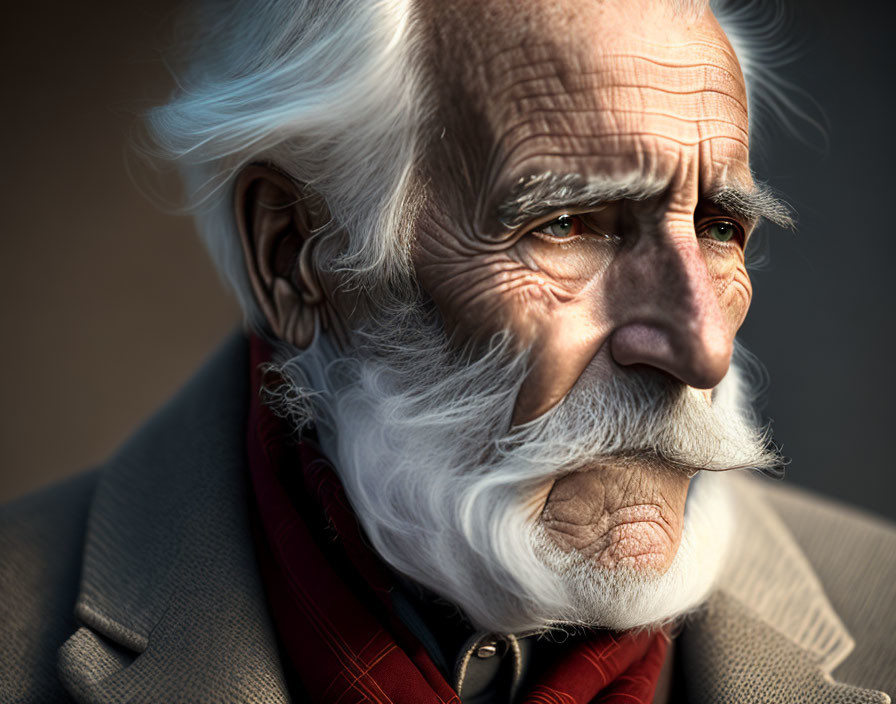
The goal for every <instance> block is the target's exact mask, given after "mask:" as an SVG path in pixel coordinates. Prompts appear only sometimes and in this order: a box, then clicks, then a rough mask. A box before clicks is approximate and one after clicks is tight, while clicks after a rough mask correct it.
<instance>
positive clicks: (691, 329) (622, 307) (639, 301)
mask: <svg viewBox="0 0 896 704" xmlns="http://www.w3.org/2000/svg"><path fill="white" fill-rule="evenodd" d="M614 269H615V271H614V272H613V275H612V281H611V286H612V288H611V291H610V294H611V305H612V306H613V307H614V308H615V310H614V311H613V313H614V314H613V319H614V321H615V327H614V330H613V332H612V335H611V337H610V340H609V342H610V353H611V355H612V357H613V359H614V361H615V362H616V363H617V364H620V365H624V366H630V365H648V366H651V367H654V368H656V369H659V370H662V371H663V372H665V373H667V374H669V375H671V376H673V377H675V378H677V379H679V380H680V381H681V382H683V383H685V384H687V385H688V386H693V387H696V388H698V389H711V388H713V387H715V386H716V385H717V384H718V383H719V382H720V381H721V380H722V378H723V377H724V376H725V374H726V373H727V371H728V366H729V364H730V362H731V351H732V347H733V344H734V332H735V331H734V330H733V329H732V325H731V324H730V322H729V316H727V315H725V314H724V312H723V310H722V307H721V304H720V301H719V294H718V292H717V285H716V284H715V283H714V282H713V279H712V277H711V276H710V272H709V269H708V267H707V262H706V258H705V257H704V255H703V252H702V251H701V245H700V243H699V241H698V239H697V238H696V236H695V235H694V234H693V229H691V231H690V234H688V233H682V234H681V235H679V236H667V237H663V238H658V239H656V240H653V241H651V242H646V243H644V244H642V245H640V246H637V247H635V248H634V249H633V250H632V251H630V252H628V253H627V254H626V255H624V256H623V257H620V258H619V260H617V266H616V267H614Z"/></svg>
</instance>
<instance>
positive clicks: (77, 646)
mask: <svg viewBox="0 0 896 704" xmlns="http://www.w3.org/2000/svg"><path fill="white" fill-rule="evenodd" d="M247 364H248V358H247V354H246V346H245V341H244V339H243V338H242V336H239V337H237V338H236V339H234V340H232V341H231V342H230V343H229V344H227V345H225V346H224V348H223V349H222V350H220V351H219V353H218V354H217V355H216V356H215V357H214V358H213V359H212V360H211V361H210V362H209V363H208V365H207V366H206V368H205V369H204V370H203V371H202V372H200V374H199V375H198V377H196V378H195V379H194V380H193V381H192V382H191V383H190V384H189V385H188V386H187V388H186V389H184V391H183V392H182V393H181V394H180V395H179V396H178V397H177V398H175V400H174V401H173V402H171V403H170V404H169V405H168V406H167V407H166V408H165V409H163V410H162V411H161V413H159V414H158V415H157V416H156V417H155V418H154V419H152V420H151V421H150V422H149V423H148V424H147V425H146V426H144V427H143V428H142V429H141V430H139V431H138V432H137V434H136V435H135V436H134V438H133V439H132V440H131V441H130V442H128V443H127V445H126V446H125V447H124V448H123V449H122V450H121V451H120V452H119V453H118V455H117V456H116V457H115V458H113V459H112V460H111V461H110V462H109V464H108V466H107V469H106V474H105V476H104V478H103V480H102V481H101V482H100V483H99V485H98V487H97V489H96V494H95V497H94V501H93V506H92V508H91V512H90V518H89V529H88V530H89V539H88V541H87V544H86V549H85V553H84V572H83V578H82V582H81V591H80V594H79V596H78V600H77V604H76V606H75V612H76V614H77V617H78V619H79V620H80V621H81V623H82V624H83V627H82V628H81V629H79V630H78V631H76V632H75V633H74V635H72V637H71V638H70V639H69V641H67V642H66V643H65V644H64V645H63V646H62V649H61V651H60V670H61V673H62V679H63V681H64V682H65V684H66V686H67V687H68V688H69V690H70V692H71V693H72V694H73V695H74V696H75V698H76V699H77V700H78V701H79V702H96V703H97V704H99V703H100V702H102V703H103V704H112V703H114V702H125V701H134V700H137V701H141V702H172V701H177V702H209V703H211V702H244V703H248V704H255V703H260V702H266V703H267V702H285V701H286V700H287V697H286V693H285V685H284V682H283V677H282V672H281V668H280V664H279V656H278V651H277V646H276V641H275V638H274V635H273V632H272V629H271V625H270V619H269V617H268V615H267V610H266V607H265V603H264V596H263V593H262V590H261V584H260V582H259V579H258V575H257V569H256V566H255V561H254V555H253V552H252V545H251V538H250V530H249V520H248V510H247V507H248V501H249V490H248V485H247V478H246V476H245V443H244V440H243V438H244V434H245V423H246V407H247V403H246V397H247V394H248V388H247V383H246V379H245V373H244V371H243V373H240V372H239V371H237V370H245V369H246V366H247Z"/></svg>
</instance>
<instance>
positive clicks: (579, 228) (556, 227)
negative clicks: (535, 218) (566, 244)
mask: <svg viewBox="0 0 896 704" xmlns="http://www.w3.org/2000/svg"><path fill="white" fill-rule="evenodd" d="M584 230H585V227H584V225H583V224H582V219H581V218H578V217H576V216H575V215H561V216H560V217H559V218H557V219H556V220H551V221H550V222H548V223H545V224H544V225H542V226H541V227H539V228H538V229H537V230H535V231H534V232H535V233H536V234H542V235H547V236H548V237H550V238H552V239H555V240H570V239H575V238H576V237H578V236H579V235H581V234H582V232H584Z"/></svg>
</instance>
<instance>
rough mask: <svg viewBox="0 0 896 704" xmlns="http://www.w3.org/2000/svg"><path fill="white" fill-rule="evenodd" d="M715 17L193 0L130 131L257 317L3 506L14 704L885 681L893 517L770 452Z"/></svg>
mask: <svg viewBox="0 0 896 704" xmlns="http://www.w3.org/2000/svg"><path fill="white" fill-rule="evenodd" d="M728 20H730V18H728V19H726V16H725V14H724V13H722V12H719V13H718V17H717V15H716V14H713V12H712V11H711V10H710V9H709V8H708V6H707V5H706V3H704V2H701V1H700V0H593V1H590V2H581V1H579V2H571V1H563V2H544V1H541V0H531V1H527V2H521V3H509V2H504V1H502V0H488V1H487V2H481V1H479V2H475V1H473V0H455V1H452V2H437V1H436V0H416V2H410V1H409V0H389V1H386V2H383V1H378V2H373V1H372V0H329V1H327V2H323V1H322V0H309V1H306V2H299V1H298V0H295V1H289V0H282V1H278V2H275V1H274V0H271V1H270V2H266V3H263V4H253V3H248V2H242V3H233V4H230V5H226V6H225V5H223V4H221V3H217V4H215V3H213V4H212V7H210V9H209V11H208V12H207V13H206V14H204V15H201V17H200V23H199V25H198V26H199V29H200V35H199V40H198V41H197V42H196V47H197V51H196V53H195V55H194V56H193V59H192V63H191V64H190V65H189V66H188V68H187V70H186V72H185V73H184V74H183V76H182V77H181V81H180V84H179V85H180V91H179V93H178V94H177V95H176V96H175V97H174V99H173V100H172V102H171V103H170V104H168V105H167V106H164V107H162V108H160V109H158V110H156V111H155V112H153V113H152V114H151V115H150V126H151V128H152V131H153V133H154V136H155V138H156V140H157V142H158V144H159V145H160V146H161V147H162V149H163V150H164V152H165V153H166V154H167V155H168V156H170V157H172V158H175V159H177V160H178V161H179V162H180V163H181V164H182V165H183V167H184V173H185V175H186V178H187V183H188V186H189V188H190V193H191V197H192V198H193V199H194V202H195V204H196V206H197V213H198V222H199V226H200V230H201V232H202V234H203V236H204V238H205V240H206V242H207V244H208V245H209V248H210V250H211V252H212V255H213V256H214V257H215V259H216V261H217V263H218V264H219V266H220V268H221V270H222V272H223V273H224V274H225V275H226V276H227V277H228V279H229V280H230V281H231V282H232V284H233V286H234V288H235V291H236V293H237V295H238V296H239V297H240V300H241V302H242V304H243V306H244V309H245V312H246V317H247V320H248V322H249V327H250V329H251V331H252V332H251V333H250V334H249V335H248V336H247V337H244V336H242V335H241V336H238V337H236V338H234V339H233V340H231V341H230V342H228V343H227V344H226V345H225V346H224V347H223V348H222V350H221V351H220V352H219V353H218V355H217V356H216V357H215V358H214V359H213V360H212V361H211V362H209V364H208V365H207V367H206V368H205V369H204V370H203V371H202V372H201V373H200V374H199V376H198V377H197V378H196V379H195V380H194V381H193V382H192V383H191V384H190V385H189V386H188V387H187V388H186V389H185V390H184V391H183V392H182V394H181V395H179V396H178V398H177V399H176V400H174V401H173V402H172V403H171V404H170V405H169V406H168V407H166V408H165V409H164V410H163V411H161V412H160V413H159V415H158V416H157V417H156V418H155V419H153V420H152V421H151V422H150V423H149V424H148V425H146V426H145V427H144V428H143V429H142V430H141V431H139V432H138V433H137V435H136V436H135V437H134V438H133V439H132V440H131V441H130V442H129V443H128V444H127V445H126V446H125V447H124V448H123V449H122V450H121V451H120V452H119V453H118V454H117V455H116V456H115V458H114V459H112V460H111V461H110V462H109V464H108V465H107V466H106V467H104V468H103V469H102V470H101V471H100V472H97V473H92V474H88V475H84V476H83V477H81V478H78V479H76V480H74V481H71V482H69V483H68V484H66V485H63V486H60V487H57V488H54V489H51V490H49V491H46V492H44V493H42V494H40V495H37V496H33V497H30V498H26V499H25V500H22V501H20V502H19V503H17V504H14V505H13V506H11V507H9V508H7V509H6V510H5V513H4V514H3V524H2V533H0V536H2V537H0V540H2V543H0V545H2V550H3V553H2V556H3V559H2V568H3V571H2V575H3V576H2V581H0V585H2V589H3V606H4V609H5V610H6V611H5V612H4V613H6V616H5V617H4V622H5V629H4V631H5V635H4V638H3V645H2V647H0V652H2V653H3V667H4V672H3V675H4V676H3V685H2V689H0V692H2V694H3V697H2V699H3V701H17V702H24V701H29V702H30V701H72V700H73V701H79V702H117V701H139V702H167V701H208V702H212V701H214V702H244V701H245V702H281V701H287V700H290V699H292V700H294V701H313V702H332V703H336V702H361V701H365V702H366V701H371V702H396V703H398V702H401V703H408V704H411V703H417V702H443V703H448V702H463V703H464V704H471V703H474V702H475V703H477V704H478V703H482V702H502V703H503V702H508V703H509V702H527V703H529V702H531V703H535V702H558V703H559V702H564V703H565V702H570V703H573V702H575V703H584V702H623V701H624V702H642V703H649V702H667V701H695V702H760V701H768V702H778V703H783V702H794V703H795V702H828V701H830V702H888V701H889V698H888V696H887V695H886V694H884V693H883V692H881V691H878V690H886V689H890V690H892V689H894V688H896V677H894V665H893V663H894V658H896V646H894V638H893V635H892V634H893V630H894V626H896V614H894V611H896V610H894V609H893V596H894V588H893V583H894V580H893V578H894V576H896V572H894V565H896V557H894V553H896V532H894V529H893V528H892V527H891V526H888V525H885V524H882V523H880V522H876V521H874V520H872V519H869V518H866V517H863V516H861V515H858V514H856V513H854V512H852V511H850V510H848V509H844V508H841V507H837V506H834V505H831V504H829V503H826V502H823V501H821V500H819V499H815V498H811V497H808V496H805V495H803V494H800V493H797V492H794V491H792V490H787V489H782V488H780V487H778V486H776V485H772V484H770V483H769V482H767V481H762V480H761V478H757V477H756V476H754V475H757V474H772V475H774V474H777V473H779V466H780V463H781V460H780V458H779V457H778V456H777V454H776V452H775V451H774V449H772V448H771V447H770V445H769V443H768V442H767V438H766V436H765V434H764V433H763V432H762V431H761V430H759V429H758V428H757V426H756V424H755V420H754V418H753V416H752V414H751V412H750V411H749V407H748V402H747V391H746V389H745V386H744V384H745V374H744V371H745V367H744V365H745V360H744V359H741V358H740V357H741V356H739V355H737V354H735V363H734V364H733V363H732V355H733V354H734V353H736V348H735V341H734V338H735V334H736V333H737V330H738V328H739V327H740V325H741V323H742V322H743V320H744V317H745V316H746V314H747V308H748V307H749V303H750V297H751V286H750V279H749V276H748V274H747V270H746V266H745V257H744V249H745V247H746V245H747V242H748V240H749V238H750V236H751V233H752V232H753V230H754V229H755V227H756V226H757V224H758V223H759V221H760V220H761V219H763V218H765V219H769V220H772V221H774V222H777V223H781V224H786V223H787V222H788V214H787V209H786V208H784V207H783V206H782V205H781V204H779V203H778V202H777V201H776V200H775V199H774V198H773V197H772V195H771V194H770V192H769V191H768V190H767V189H766V188H765V187H764V186H763V185H762V184H761V183H759V182H758V181H756V180H755V179H754V178H753V176H752V174H751V170H750V164H749V120H748V102H749V100H748V94H749V90H748V88H749V86H748V85H747V84H745V79H744V76H743V70H742V68H743V67H744V66H746V67H747V68H749V66H750V63H749V62H748V61H747V60H746V59H747V58H748V57H745V55H743V54H741V57H740V60H739V59H738V55H737V54H736V53H735V50H734V49H733V48H732V46H733V45H734V46H741V45H742V43H740V42H743V37H738V35H737V32H736V24H730V25H729V24H728ZM720 21H721V22H722V24H725V26H726V27H727V28H728V29H729V32H728V34H727V35H726V33H725V31H723V29H722V25H720ZM729 38H730V41H729ZM739 40H740V42H739ZM732 42H733V44H732ZM754 89H755V90H761V86H755V88H754Z"/></svg>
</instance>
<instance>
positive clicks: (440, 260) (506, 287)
mask: <svg viewBox="0 0 896 704" xmlns="http://www.w3.org/2000/svg"><path fill="white" fill-rule="evenodd" d="M433 255H434V252H433V251H432V248H430V247H427V246H425V244H423V243H421V245H420V246H419V247H418V250H417V252H416V254H415V268H416V271H417V277H418V281H419V282H420V284H421V286H422V287H423V289H424V290H425V291H426V292H427V293H428V294H429V295H430V296H431V297H432V299H433V301H434V302H435V303H436V305H437V306H438V308H439V310H440V311H441V313H442V315H443V317H444V319H445V322H446V326H447V328H448V330H449V333H451V334H452V336H454V337H455V339H456V340H457V341H459V342H465V341H467V340H475V341H479V342H481V341H484V340H486V339H488V338H489V337H491V336H492V335H494V334H496V333H499V332H503V331H509V332H510V333H511V334H512V335H513V336H514V338H515V339H516V340H517V342H518V343H519V344H520V345H521V346H526V345H530V344H532V343H537V341H538V340H540V339H543V338H544V337H545V336H546V335H548V334H550V331H551V329H552V328H553V327H555V326H556V325H557V321H558V316H561V315H562V314H564V313H565V311H567V310H569V309H570V308H572V307H575V304H576V302H577V301H580V300H583V299H584V298H586V297H587V298H588V299H589V300H591V299H593V298H595V296H594V295H592V294H591V293H590V291H591V289H593V288H595V287H597V286H598V282H599V281H600V279H601V275H602V274H603V272H604V271H605V270H606V267H607V266H608V264H609V257H608V256H607V255H606V252H603V251H600V248H599V247H596V246H595V245H594V243H589V242H587V241H577V242H575V243H570V245H568V246H567V245H557V244H551V243H547V242H543V241H541V240H538V239H537V238H534V237H524V238H522V239H521V240H519V241H517V242H516V243H514V244H512V245H510V246H508V247H507V248H505V249H503V250H501V251H498V252H489V253H483V252H475V251H473V252H470V251H452V252H448V251H445V250H444V249H443V250H441V251H440V252H439V256H433ZM586 294H587V295H586ZM598 297H599V296H598Z"/></svg>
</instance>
